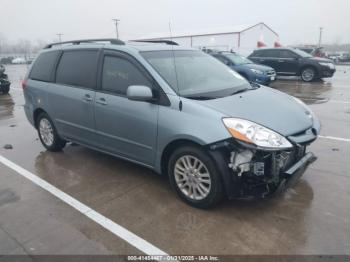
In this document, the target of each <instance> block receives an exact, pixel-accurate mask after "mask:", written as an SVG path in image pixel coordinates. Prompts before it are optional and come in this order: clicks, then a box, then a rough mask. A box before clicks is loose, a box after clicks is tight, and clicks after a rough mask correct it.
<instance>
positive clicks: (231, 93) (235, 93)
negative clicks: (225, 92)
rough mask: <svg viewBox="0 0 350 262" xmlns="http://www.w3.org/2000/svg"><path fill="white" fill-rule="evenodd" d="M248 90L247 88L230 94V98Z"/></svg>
mask: <svg viewBox="0 0 350 262" xmlns="http://www.w3.org/2000/svg"><path fill="white" fill-rule="evenodd" d="M248 90H249V88H244V89H239V90H237V91H235V92H233V93H231V96H232V95H235V94H239V93H243V92H245V91H248Z"/></svg>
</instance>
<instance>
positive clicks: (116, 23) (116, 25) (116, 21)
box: [112, 18, 120, 39]
mask: <svg viewBox="0 0 350 262" xmlns="http://www.w3.org/2000/svg"><path fill="white" fill-rule="evenodd" d="M112 20H113V21H114V23H115V30H116V33H117V39H119V31H118V22H119V21H120V20H119V19H116V18H115V19H112Z"/></svg>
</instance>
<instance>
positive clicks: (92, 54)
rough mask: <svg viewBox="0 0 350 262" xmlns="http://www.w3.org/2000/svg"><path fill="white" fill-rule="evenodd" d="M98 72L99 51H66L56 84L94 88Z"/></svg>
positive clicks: (60, 64)
mask: <svg viewBox="0 0 350 262" xmlns="http://www.w3.org/2000/svg"><path fill="white" fill-rule="evenodd" d="M96 70H97V51H94V50H77V51H65V52H64V53H63V55H62V57H61V60H60V63H59V65H58V68H57V73H56V82H57V83H60V84H66V85H72V86H79V87H84V88H94V86H95V81H94V80H95V79H96V78H95V76H96Z"/></svg>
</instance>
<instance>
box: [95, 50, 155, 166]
mask: <svg viewBox="0 0 350 262" xmlns="http://www.w3.org/2000/svg"><path fill="white" fill-rule="evenodd" d="M144 70H145V69H144V68H143V67H142V66H141V65H139V64H138V63H137V62H136V61H135V60H134V59H133V58H132V57H130V56H128V55H126V54H123V53H119V52H116V51H115V52H114V51H105V53H104V55H103V60H102V71H101V76H100V81H99V82H100V90H98V91H97V93H96V98H95V121H96V131H97V134H98V137H99V139H98V140H99V141H98V142H99V144H100V147H102V149H103V150H106V151H108V152H111V153H113V154H117V155H119V156H121V157H125V158H128V159H131V160H134V161H137V162H141V163H143V164H146V165H149V166H153V164H154V158H155V153H156V141H157V122H158V109H159V105H157V104H154V103H149V102H139V101H131V100H129V99H128V98H127V97H126V90H127V88H128V87H129V86H131V85H145V86H149V87H151V88H152V87H153V84H152V80H151V79H150V77H149V76H148V75H147V73H146V72H145V71H144Z"/></svg>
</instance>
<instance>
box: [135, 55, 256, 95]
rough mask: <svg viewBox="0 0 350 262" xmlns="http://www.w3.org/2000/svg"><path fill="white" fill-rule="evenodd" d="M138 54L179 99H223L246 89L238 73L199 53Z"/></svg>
mask: <svg viewBox="0 0 350 262" xmlns="http://www.w3.org/2000/svg"><path fill="white" fill-rule="evenodd" d="M141 54H142V56H143V57H144V58H145V59H146V60H147V61H148V62H149V63H150V64H151V65H152V67H153V68H154V69H155V70H156V71H157V72H158V73H159V74H160V75H161V76H162V77H163V79H164V80H165V81H166V82H167V83H168V84H169V85H170V86H171V87H172V88H173V90H174V91H175V92H176V93H178V94H179V95H180V96H184V97H195V96H205V97H207V98H215V97H223V96H227V95H231V94H233V93H236V92H238V91H240V90H244V89H247V88H248V87H249V83H248V82H247V81H246V80H245V79H244V78H242V77H241V76H240V75H239V74H238V73H236V72H234V71H232V70H231V69H230V68H228V67H227V66H226V65H224V64H223V63H221V62H220V61H218V60H217V59H215V58H213V57H212V56H210V55H207V54H205V53H203V52H201V51H193V50H191V51H183V50H174V51H147V52H141ZM175 68H176V70H175ZM175 72H176V73H175ZM176 75H177V77H176Z"/></svg>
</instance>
